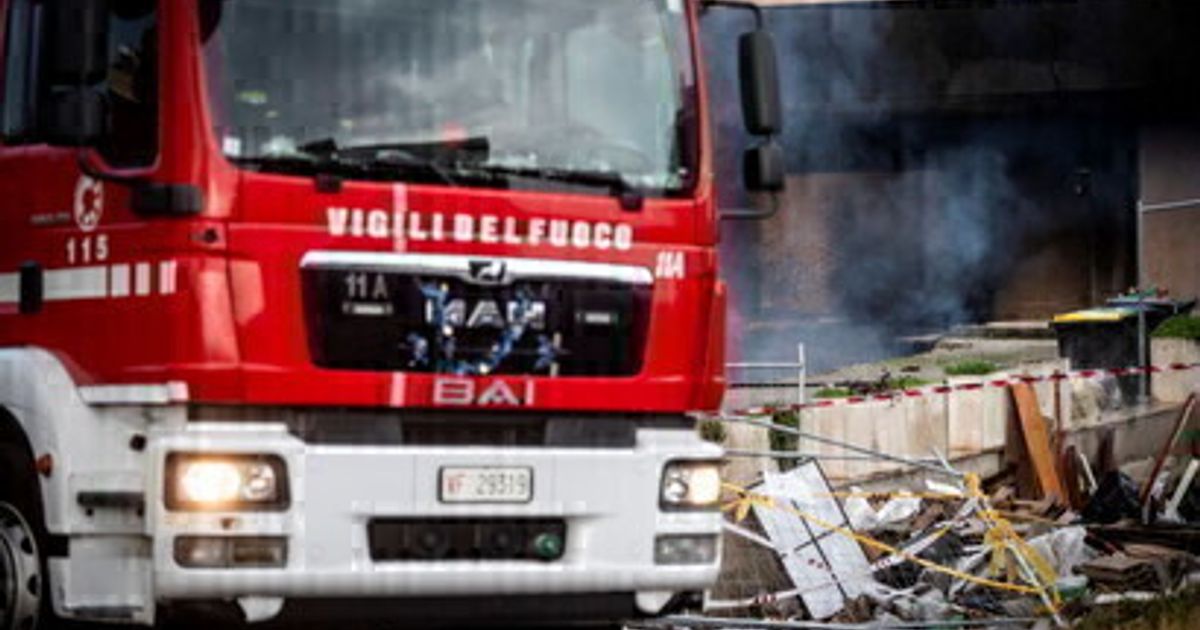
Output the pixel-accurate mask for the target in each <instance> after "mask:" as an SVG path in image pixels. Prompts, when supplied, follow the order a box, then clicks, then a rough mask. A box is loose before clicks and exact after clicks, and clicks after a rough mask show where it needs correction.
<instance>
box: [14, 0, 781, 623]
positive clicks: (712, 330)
mask: <svg viewBox="0 0 1200 630" xmlns="http://www.w3.org/2000/svg"><path fill="white" fill-rule="evenodd" d="M709 8H710V7H709V6H707V5H701V4H700V3H699V2H697V1H696V0H553V1H550V0H287V1H282V0H107V1H105V0H52V1H51V0H0V16H2V17H0V19H2V20H3V25H4V27H3V29H2V30H0V37H2V38H3V39H2V40H0V50H3V55H4V56H3V63H2V64H0V76H2V83H0V86H2V87H0V89H2V90H3V111H2V120H0V122H2V125H3V129H2V134H3V141H2V144H0V630H9V629H14V630H15V629H28V628H32V627H34V626H37V625H39V624H40V625H41V626H49V625H51V624H52V623H53V622H56V621H59V620H81V621H103V622H114V623H133V624H152V623H155V622H156V621H157V620H162V619H171V618H174V617H173V615H185V616H186V615H195V614H216V615H228V618H229V619H242V620H245V621H250V622H255V621H263V620H270V619H287V618H289V617H291V616H296V615H305V618H314V617H311V616H310V615H318V614H324V613H327V612H328V613H331V614H335V615H338V616H339V618H347V617H353V616H355V615H359V614H362V615H368V616H382V615H397V614H412V615H417V616H421V615H423V616H425V617H428V618H432V619H435V620H439V621H445V620H450V619H453V618H455V617H456V616H457V615H468V616H469V617H471V618H473V619H493V620H511V619H516V618H518V617H521V618H533V619H541V620H556V619H559V618H563V619H566V618H575V617H581V618H584V619H588V620H592V621H604V620H616V619H620V618H625V617H628V616H635V615H656V614H661V613H663V612H664V611H669V610H671V609H672V608H673V607H676V606H678V605H680V604H681V603H684V602H686V601H688V598H689V597H694V595H695V593H697V592H700V591H702V590H703V589H705V588H706V587H708V586H709V585H711V584H712V582H713V581H714V579H715V578H716V574H717V567H718V558H719V555H720V546H719V536H718V535H719V531H720V519H719V516H718V512H717V510H716V502H717V499H718V494H719V487H720V485H719V484H720V482H719V476H718V461H719V458H720V457H721V455H722V453H721V451H720V450H719V449H718V448H717V447H715V446H713V445H711V444H708V443H706V442H703V441H701V440H700V439H698V437H697V435H696V431H695V430H694V421H693V420H692V419H691V416H689V415H688V414H689V412H694V411H697V410H708V409H713V408H715V407H716V406H717V405H718V404H719V401H720V399H721V396H722V387H723V380H722V361H723V360H722V346H723V326H724V324H723V320H724V315H723V310H724V308H725V301H724V288H723V285H722V284H721V282H720V281H719V280H718V277H717V260H716V253H715V245H716V243H717V234H718V230H717V224H718V220H719V216H718V211H717V209H716V206H715V203H714V175H713V149H712V138H711V136H710V132H709V116H710V110H709V107H708V105H707V103H706V96H705V89H704V81H703V72H702V66H701V59H700V56H701V55H700V49H699V46H698V42H697V39H698V23H699V19H700V14H701V13H702V12H704V11H705V10H708V9H709ZM739 51H740V66H741V72H742V77H741V78H742V81H741V87H742V95H741V100H742V105H743V110H744V113H745V118H746V123H747V125H748V130H749V132H750V133H751V134H753V135H756V136H759V137H760V138H761V141H760V142H757V146H755V147H753V148H751V149H749V150H748V151H747V152H746V161H745V166H744V167H745V172H746V180H747V181H746V184H747V185H748V186H749V187H750V188H751V189H756V190H775V189H777V188H778V187H779V186H780V184H781V179H782V178H781V175H780V152H779V149H778V148H777V145H776V144H775V143H774V142H773V141H772V140H771V137H772V134H773V133H775V132H776V130H777V128H778V118H779V102H778V88H777V86H776V83H775V77H774V72H775V68H774V64H775V61H774V56H773V54H774V53H773V52H772V48H771V43H770V37H769V36H768V35H767V34H766V32H765V31H763V30H762V26H761V20H760V24H759V26H758V28H756V29H753V30H749V31H748V32H747V33H746V34H745V35H743V36H742V39H741V40H740V41H739ZM505 623H507V621H505Z"/></svg>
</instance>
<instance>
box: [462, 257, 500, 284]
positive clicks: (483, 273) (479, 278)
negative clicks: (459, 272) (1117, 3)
mask: <svg viewBox="0 0 1200 630" xmlns="http://www.w3.org/2000/svg"><path fill="white" fill-rule="evenodd" d="M470 264H471V268H470V271H469V273H470V280H471V282H474V283H476V284H503V283H504V281H505V279H506V278H507V276H508V267H507V266H506V265H505V264H504V262H503V261H499V260H472V261H471V263H470Z"/></svg>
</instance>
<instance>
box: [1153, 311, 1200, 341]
mask: <svg viewBox="0 0 1200 630" xmlns="http://www.w3.org/2000/svg"><path fill="white" fill-rule="evenodd" d="M1152 336H1154V337H1158V338H1160V339H1200V317H1193V316H1190V315H1176V316H1175V317H1172V318H1171V319H1168V320H1167V321H1165V322H1163V323H1162V324H1161V325H1160V326H1159V327H1158V328H1155V329H1154V333H1153V335H1152Z"/></svg>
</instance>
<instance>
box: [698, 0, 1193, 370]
mask: <svg viewBox="0 0 1200 630" xmlns="http://www.w3.org/2000/svg"><path fill="white" fill-rule="evenodd" d="M1194 5H1195V3H1193V2H1189V1H1187V0H1177V1H1167V0H1090V1H1083V0H1080V1H1076V2H1051V1H1044V2H1034V1H1021V2H1015V1H1009V2H1002V1H991V2H982V1H977V2H967V1H953V0H942V1H939V2H887V3H881V4H853V5H841V6H815V7H802V8H791V9H779V10H773V11H772V12H771V19H770V23H771V29H772V31H773V32H774V34H775V36H776V39H777V41H778V42H779V45H780V49H781V67H782V69H783V73H784V76H783V82H784V94H785V112H786V116H787V120H786V124H787V129H786V133H785V135H784V137H783V139H782V140H783V144H784V148H785V151H786V152H787V155H788V168H789V172H790V174H791V179H790V186H789V191H788V193H787V197H786V199H785V203H784V204H783V209H782V210H781V212H780V214H779V216H777V217H776V218H775V219H773V220H771V221H768V222H764V223H761V224H736V225H734V224H731V225H728V226H727V229H726V232H725V233H726V236H727V238H726V240H725V244H724V253H725V255H726V260H727V262H729V263H730V264H727V266H726V269H727V270H730V271H729V273H730V280H731V284H732V285H733V294H734V298H735V304H736V308H737V309H738V311H739V315H740V317H741V319H742V320H743V321H746V322H748V323H750V324H753V325H757V326H758V327H759V328H763V327H764V326H766V325H765V324H764V322H777V321H780V320H785V321H786V320H795V319H811V318H821V317H824V318H835V319H839V320H844V321H849V322H857V323H860V324H862V325H870V326H873V327H874V328H875V329H876V332H877V336H879V337H883V338H886V337H888V336H891V335H895V334H900V333H903V332H908V331H913V330H919V329H924V328H936V327H943V326H946V325H951V324H955V323H962V322H968V321H977V320H986V319H1025V318H1043V317H1046V316H1048V315H1050V314H1052V313H1055V312H1059V311H1062V310H1066V309H1071V308H1077V307H1081V306H1085V305H1088V304H1091V303H1094V302H1096V301H1098V300H1099V299H1102V298H1103V297H1104V296H1106V295H1110V294H1112V293H1114V292H1117V291H1120V290H1123V289H1125V288H1127V287H1129V286H1131V285H1132V284H1133V283H1134V281H1135V279H1136V268H1135V265H1134V249H1135V241H1134V228H1135V222H1134V216H1135V215H1134V214H1133V211H1134V208H1135V207H1136V202H1137V199H1138V198H1139V195H1141V190H1140V189H1141V187H1142V186H1143V185H1145V184H1146V183H1147V182H1146V178H1145V176H1144V175H1143V173H1142V170H1143V169H1144V168H1145V164H1146V163H1147V162H1146V159H1145V155H1146V151H1145V150H1144V148H1143V146H1142V145H1143V142H1144V140H1143V139H1144V137H1145V134H1144V133H1143V131H1142V130H1143V128H1144V127H1146V126H1147V125H1148V124H1150V123H1149V122H1148V121H1151V120H1160V119H1164V118H1165V119H1170V120H1177V119H1180V118H1184V119H1186V118H1188V117H1190V116H1192V114H1191V112H1193V111H1197V110H1196V105H1197V98H1196V96H1195V94H1194V92H1196V90H1195V89H1193V88H1192V84H1194V83H1195V81H1196V76H1195V74H1196V73H1195V72H1194V71H1193V70H1192V68H1195V67H1200V66H1197V63H1196V62H1197V61H1200V54H1197V53H1198V49H1200V19H1198V18H1200V7H1197V6H1194ZM705 19H706V21H705V38H706V45H707V47H708V48H709V59H710V60H712V61H711V62H710V75H711V77H712V79H713V94H714V99H715V101H716V112H717V116H716V124H717V125H718V127H719V133H718V137H719V139H720V140H719V141H720V142H721V145H720V146H719V157H720V162H721V164H722V167H721V176H722V181H723V182H730V181H736V179H737V178H738V177H739V174H738V172H737V169H736V165H737V164H738V163H739V160H738V151H739V150H740V149H741V147H743V146H745V145H746V143H747V142H748V139H746V138H745V137H744V135H743V134H742V132H741V126H740V120H739V118H738V112H737V102H736V85H735V83H734V82H735V80H736V68H735V67H734V64H733V62H732V60H731V59H730V57H731V56H732V55H731V54H729V53H730V52H731V51H732V50H733V46H734V45H735V40H736V35H737V34H738V33H740V32H742V31H743V30H745V29H747V28H749V27H750V25H751V22H750V20H749V18H748V17H747V16H745V15H739V14H737V13H733V12H721V11H713V12H712V14H710V15H708V16H706V18H705ZM1181 176H1183V175H1179V174H1176V175H1170V174H1166V173H1164V175H1163V177H1165V178H1167V179H1172V178H1175V177H1181ZM725 192H726V193H727V195H728V196H727V197H726V198H725V200H724V201H725V203H728V204H730V205H740V204H742V203H744V200H742V199H738V198H737V197H736V187H734V186H726V187H725ZM1177 238H1178V237H1177ZM1171 247H1177V244H1172V245H1171ZM1193 258H1194V256H1193ZM731 259H732V260H731ZM766 327H767V328H770V326H766ZM776 328H778V326H776ZM760 337H761V336H760ZM789 341H790V339H789ZM818 342H819V341H818ZM758 344H759V345H762V346H764V347H771V346H774V345H777V344H776V343H775V342H774V340H772V339H770V338H769V336H768V337H767V338H766V339H760V340H759V341H758ZM741 345H742V346H743V348H744V349H747V350H750V352H749V353H750V354H756V353H755V352H754V351H753V350H754V348H753V347H752V346H754V345H755V344H754V343H749V342H747V341H746V340H745V339H743V340H742V344H741Z"/></svg>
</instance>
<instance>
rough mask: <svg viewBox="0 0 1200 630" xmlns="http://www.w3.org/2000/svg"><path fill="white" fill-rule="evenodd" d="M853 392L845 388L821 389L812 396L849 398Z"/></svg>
mask: <svg viewBox="0 0 1200 630" xmlns="http://www.w3.org/2000/svg"><path fill="white" fill-rule="evenodd" d="M853 395H854V392H852V391H850V390H849V389H846V388H845V387H822V388H821V389H818V390H817V393H815V394H813V398H849V397H851V396H853Z"/></svg>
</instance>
